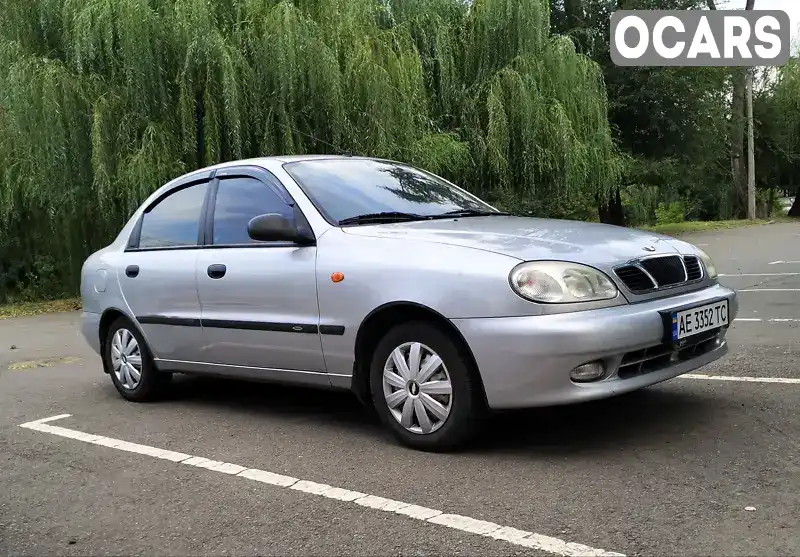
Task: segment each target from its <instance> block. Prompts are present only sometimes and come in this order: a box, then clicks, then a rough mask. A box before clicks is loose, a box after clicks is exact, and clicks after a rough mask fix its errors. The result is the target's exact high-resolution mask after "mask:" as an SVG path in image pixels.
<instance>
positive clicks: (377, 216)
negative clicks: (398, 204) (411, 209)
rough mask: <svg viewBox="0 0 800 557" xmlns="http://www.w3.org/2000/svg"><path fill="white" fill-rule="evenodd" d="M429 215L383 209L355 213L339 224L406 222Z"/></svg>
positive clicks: (423, 218)
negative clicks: (381, 210)
mask: <svg viewBox="0 0 800 557" xmlns="http://www.w3.org/2000/svg"><path fill="white" fill-rule="evenodd" d="M428 218H430V217H426V216H424V215H416V214H414V213H403V212H402V211H384V212H382V213H366V214H363V215H356V216H354V217H348V218H346V219H342V220H340V221H339V225H340V226H341V225H343V224H373V223H381V222H408V221H412V220H426V219H428Z"/></svg>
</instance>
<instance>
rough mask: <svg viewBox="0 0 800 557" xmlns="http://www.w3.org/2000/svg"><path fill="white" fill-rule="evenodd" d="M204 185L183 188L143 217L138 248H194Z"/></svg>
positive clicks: (204, 191) (198, 228)
mask: <svg viewBox="0 0 800 557" xmlns="http://www.w3.org/2000/svg"><path fill="white" fill-rule="evenodd" d="M207 189H208V182H205V183H202V184H196V185H194V186H189V187H188V188H183V189H180V190H178V191H176V192H175V193H172V194H170V195H169V196H167V197H165V198H164V199H162V200H161V201H160V202H159V203H158V205H156V206H155V207H153V208H152V209H151V210H150V211H149V212H147V213H145V214H144V216H143V219H142V227H141V232H140V233H139V248H161V247H175V246H196V245H197V236H198V233H199V230H200V216H201V213H202V211H203V201H204V199H205V196H206V190H207Z"/></svg>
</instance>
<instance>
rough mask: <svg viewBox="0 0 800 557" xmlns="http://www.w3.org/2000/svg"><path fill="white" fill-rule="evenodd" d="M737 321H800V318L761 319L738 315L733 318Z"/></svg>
mask: <svg viewBox="0 0 800 557" xmlns="http://www.w3.org/2000/svg"><path fill="white" fill-rule="evenodd" d="M737 321H744V322H745V323H800V319H794V318H788V317H775V318H772V319H761V318H760V317H737V318H736V319H734V320H733V322H734V323H736V322H737Z"/></svg>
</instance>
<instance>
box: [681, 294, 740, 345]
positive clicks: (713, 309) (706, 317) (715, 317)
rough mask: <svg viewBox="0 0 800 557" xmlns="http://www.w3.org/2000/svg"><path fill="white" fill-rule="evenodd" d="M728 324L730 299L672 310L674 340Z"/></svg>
mask: <svg viewBox="0 0 800 557" xmlns="http://www.w3.org/2000/svg"><path fill="white" fill-rule="evenodd" d="M727 325H728V300H721V301H719V302H713V303H711V304H706V305H703V306H697V307H693V308H690V309H685V310H681V311H673V312H672V340H673V341H678V340H681V339H684V338H686V337H690V336H693V335H697V334H700V333H703V332H705V331H710V330H712V329H718V328H720V327H726V326H727Z"/></svg>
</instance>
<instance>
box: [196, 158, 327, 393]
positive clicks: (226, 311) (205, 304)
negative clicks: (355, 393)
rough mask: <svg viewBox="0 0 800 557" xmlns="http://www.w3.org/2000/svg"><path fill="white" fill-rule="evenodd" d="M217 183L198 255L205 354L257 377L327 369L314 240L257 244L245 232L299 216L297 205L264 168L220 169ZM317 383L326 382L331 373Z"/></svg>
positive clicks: (212, 359)
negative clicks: (257, 223) (259, 220)
mask: <svg viewBox="0 0 800 557" xmlns="http://www.w3.org/2000/svg"><path fill="white" fill-rule="evenodd" d="M213 189H214V191H213V192H212V196H213V202H212V203H211V205H210V207H209V210H208V224H207V228H206V242H207V244H210V245H206V248H205V249H204V250H202V251H201V252H200V254H199V259H198V261H197V284H198V292H199V295H200V302H201V305H202V323H203V335H204V347H203V354H202V358H203V360H204V361H206V362H209V363H212V364H216V365H222V366H235V367H239V368H241V370H244V369H247V370H249V371H248V373H252V374H254V375H258V373H259V371H258V370H259V369H262V370H270V371H271V372H272V373H270V375H272V376H274V375H275V372H278V373H280V372H315V373H319V374H324V373H325V363H324V358H323V356H322V346H321V342H320V339H319V333H318V323H319V307H318V305H317V286H316V274H315V267H316V251H317V248H316V246H299V245H297V244H294V243H293V242H257V241H255V240H252V239H251V238H250V237H249V236H248V234H247V223H248V222H249V221H250V219H252V218H253V217H255V216H258V215H262V214H265V213H279V214H281V215H283V216H285V217H287V218H289V219H290V220H294V219H295V218H296V217H297V216H298V213H296V212H295V211H299V209H295V208H294V207H293V206H292V205H293V200H292V198H291V197H290V196H289V194H288V193H287V192H286V190H285V189H283V187H282V186H281V185H280V184H279V182H278V180H277V178H274V177H273V176H272V175H271V174H269V173H268V172H266V171H264V170H261V169H255V168H250V167H246V168H225V169H223V170H220V171H218V172H217V174H216V180H215V183H214V188H213ZM300 218H302V216H301V217H300ZM307 375H308V374H307ZM295 379H296V377H295ZM304 380H306V381H312V382H315V381H313V377H305V378H304ZM319 381H320V382H322V383H326V382H327V375H320V377H319Z"/></svg>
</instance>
